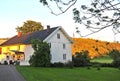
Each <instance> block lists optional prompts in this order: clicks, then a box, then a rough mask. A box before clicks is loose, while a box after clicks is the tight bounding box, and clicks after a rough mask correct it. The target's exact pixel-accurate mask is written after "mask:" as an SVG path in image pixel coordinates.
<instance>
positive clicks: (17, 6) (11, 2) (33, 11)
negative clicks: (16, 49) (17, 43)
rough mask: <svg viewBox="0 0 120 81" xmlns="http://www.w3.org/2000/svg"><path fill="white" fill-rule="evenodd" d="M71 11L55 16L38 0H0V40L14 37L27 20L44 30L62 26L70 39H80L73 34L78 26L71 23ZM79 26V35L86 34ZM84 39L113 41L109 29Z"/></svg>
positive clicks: (119, 36)
mask: <svg viewBox="0 0 120 81" xmlns="http://www.w3.org/2000/svg"><path fill="white" fill-rule="evenodd" d="M86 1H87V0H86ZM86 1H85V0H84V1H83V0H82V1H81V2H80V4H82V3H86ZM78 4H79V3H78ZM54 9H55V8H54ZM72 9H73V7H72V8H71V9H70V10H68V11H67V12H66V13H64V14H62V15H59V16H55V15H53V14H51V13H50V10H49V9H48V8H47V7H45V6H43V5H42V4H41V3H39V0H1V2H0V38H6V37H8V38H10V37H12V36H14V35H16V34H17V32H16V29H15V28H16V27H17V26H22V25H23V22H25V21H27V20H34V21H37V22H41V23H42V25H43V26H44V28H46V26H47V25H50V26H51V27H56V26H62V27H63V29H64V30H65V31H66V32H67V33H68V35H70V36H71V37H73V33H74V36H75V37H80V36H79V35H78V34H76V33H75V32H76V31H75V28H76V27H77V26H78V24H75V23H74V21H73V14H72ZM79 26H80V27H81V30H82V32H81V33H82V34H86V32H87V31H86V30H85V29H84V27H82V25H79ZM86 38H93V39H98V40H103V41H114V35H113V33H112V31H111V29H106V30H103V31H101V32H99V33H96V34H94V35H90V36H88V37H86ZM119 38H120V35H117V36H116V40H117V41H119V40H120V39H119Z"/></svg>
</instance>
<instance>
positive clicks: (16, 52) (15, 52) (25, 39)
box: [0, 26, 73, 65]
mask: <svg viewBox="0 0 120 81" xmlns="http://www.w3.org/2000/svg"><path fill="white" fill-rule="evenodd" d="M32 39H40V40H42V41H43V42H47V43H48V44H49V45H50V47H51V48H50V54H51V63H55V62H62V63H66V62H68V61H72V52H71V44H72V43H73V41H72V40H71V38H70V37H69V35H68V34H67V33H66V32H65V31H64V29H63V28H62V27H60V26H58V27H53V28H50V26H47V29H45V30H41V31H37V32H33V33H27V34H21V33H18V35H16V36H14V37H12V38H10V39H9V40H7V41H6V42H4V43H2V44H1V45H0V46H1V48H2V54H5V55H6V58H5V59H6V60H20V65H29V59H30V57H31V56H32V54H33V53H34V50H33V48H32V45H31V40H32Z"/></svg>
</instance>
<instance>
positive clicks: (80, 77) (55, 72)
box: [17, 67, 120, 81]
mask: <svg viewBox="0 0 120 81" xmlns="http://www.w3.org/2000/svg"><path fill="white" fill-rule="evenodd" d="M17 69H18V70H19V71H20V72H21V74H22V75H23V76H24V77H25V79H26V80H27V81H120V70H118V69H115V68H101V70H100V71H98V70H96V68H91V69H90V70H88V69H86V68H74V69H65V68H37V67H17Z"/></svg>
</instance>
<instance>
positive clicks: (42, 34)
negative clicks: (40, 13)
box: [0, 27, 58, 46]
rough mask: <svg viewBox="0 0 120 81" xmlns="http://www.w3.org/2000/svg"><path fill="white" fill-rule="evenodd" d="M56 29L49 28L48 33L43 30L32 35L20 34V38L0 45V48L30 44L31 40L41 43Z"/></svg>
mask: <svg viewBox="0 0 120 81" xmlns="http://www.w3.org/2000/svg"><path fill="white" fill-rule="evenodd" d="M57 28H58V27H54V28H50V30H49V31H47V29H45V30H41V31H36V32H33V33H27V34H21V36H20V37H18V36H17V35H16V36H14V37H12V38H10V39H9V40H8V41H6V42H4V43H2V44H1V45H0V46H6V45H13V44H30V43H31V40H32V39H40V40H42V41H43V40H44V39H45V38H46V37H48V36H49V35H50V34H51V33H52V32H53V31H54V30H56V29H57Z"/></svg>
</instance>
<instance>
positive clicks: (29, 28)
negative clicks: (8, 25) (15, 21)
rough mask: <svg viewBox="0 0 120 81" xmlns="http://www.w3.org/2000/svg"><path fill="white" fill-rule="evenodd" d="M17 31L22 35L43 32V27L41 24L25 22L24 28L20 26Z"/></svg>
mask: <svg viewBox="0 0 120 81" xmlns="http://www.w3.org/2000/svg"><path fill="white" fill-rule="evenodd" d="M16 30H17V32H21V33H29V32H35V31H39V30H43V26H42V25H41V23H40V22H36V21H32V20H27V21H26V22H24V24H23V26H21V27H19V26H18V27H17V28H16Z"/></svg>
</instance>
